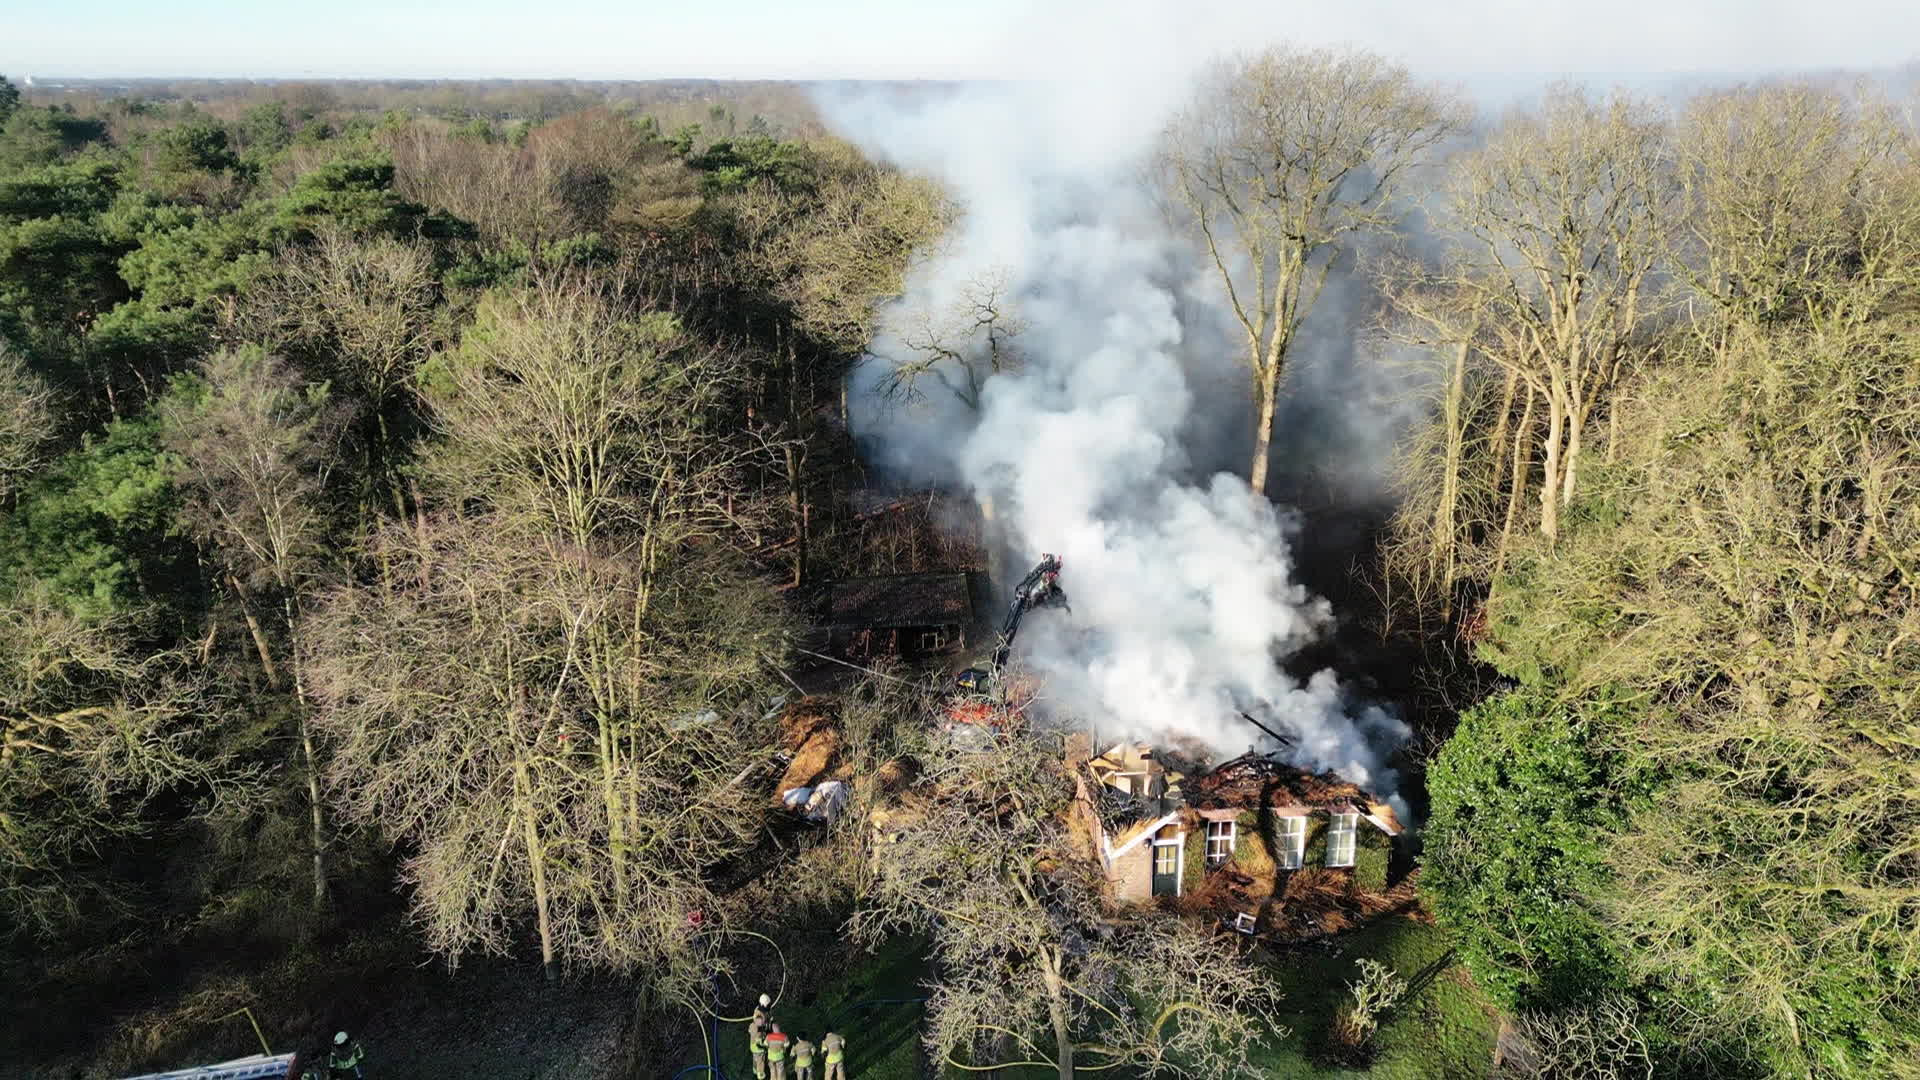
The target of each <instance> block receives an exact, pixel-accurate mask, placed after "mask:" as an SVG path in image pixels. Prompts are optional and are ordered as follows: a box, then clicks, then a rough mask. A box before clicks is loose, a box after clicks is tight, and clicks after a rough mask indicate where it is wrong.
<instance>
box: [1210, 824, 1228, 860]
mask: <svg viewBox="0 0 1920 1080" xmlns="http://www.w3.org/2000/svg"><path fill="white" fill-rule="evenodd" d="M1231 858H1233V822H1231V821H1209V822H1207V865H1208V866H1219V865H1220V864H1221V863H1224V862H1226V861H1227V860H1228V859H1231Z"/></svg>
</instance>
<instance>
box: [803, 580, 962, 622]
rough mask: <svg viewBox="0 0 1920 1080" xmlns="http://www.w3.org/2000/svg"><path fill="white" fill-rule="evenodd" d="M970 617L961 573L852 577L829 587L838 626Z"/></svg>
mask: <svg viewBox="0 0 1920 1080" xmlns="http://www.w3.org/2000/svg"><path fill="white" fill-rule="evenodd" d="M972 618H973V605H972V602H971V600H970V599H969V594H968V591H967V575H965V574H963V573H953V574H889V575H887V576H885V577H868V578H848V579H846V580H844V581H836V582H834V583H833V584H832V585H831V586H829V587H828V592H827V619H828V621H829V622H830V623H832V624H833V625H834V626H838V627H847V628H860V627H882V626H946V625H949V624H959V625H965V624H966V623H967V622H969V621H970V620H971V619H972Z"/></svg>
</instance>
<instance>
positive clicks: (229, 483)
mask: <svg viewBox="0 0 1920 1080" xmlns="http://www.w3.org/2000/svg"><path fill="white" fill-rule="evenodd" d="M198 374H199V382H198V383H196V384H190V385H189V387H188V388H187V389H186V390H185V391H183V392H177V393H175V394H174V395H171V396H170V397H169V398H168V399H167V400H166V401H164V402H163V403H162V405H161V410H160V411H161V418H162V420H163V422H164V424H165V426H166V442H167V446H168V449H169V450H171V451H172V460H173V461H174V462H175V466H176V471H177V478H178V481H179V483H180V486H181V490H182V492H183V494H184V496H185V508H184V513H183V515H182V516H183V518H184V520H185V521H186V523H187V525H188V527H189V528H190V529H191V530H192V531H193V532H194V533H195V535H197V536H198V537H199V538H200V539H201V540H202V541H203V542H205V543H207V544H208V545H209V547H210V548H211V550H212V551H213V552H214V553H215V554H216V556H217V558H218V560H219V562H220V563H221V564H222V565H223V567H224V569H225V574H224V577H225V580H226V584H227V586H228V587H229V588H230V589H232V591H233V594H234V598H235V600H236V601H237V602H238V603H239V604H240V608H241V612H242V614H243V615H244V617H245V619H246V623H247V629H248V630H249V632H250V633H251V634H252V636H253V642H254V647H255V649H256V651H257V652H258V654H259V657H260V665H261V667H262V668H263V669H264V670H265V672H266V675H267V678H268V681H270V682H271V683H273V684H274V685H275V686H281V687H283V686H285V685H286V682H287V681H288V677H289V676H290V679H291V683H292V689H293V691H294V695H295V697H296V699H297V700H298V702H299V704H300V708H299V709H298V710H297V713H298V718H299V719H298V725H297V727H298V732H297V733H298V735H299V739H300V751H301V759H302V762H303V765H304V768H305V771H306V780H307V798H308V805H309V809H310V815H311V834H310V836H309V841H310V843H311V845H312V848H313V903H314V906H315V907H316V908H318V907H321V906H324V905H325V903H326V897H327V873H326V826H325V821H324V817H323V811H322V807H321V801H320V766H319V762H318V759H317V758H316V756H315V750H314V745H313V734H312V731H311V730H310V727H309V724H308V719H309V718H308V710H307V708H306V697H307V687H306V683H305V680H304V678H303V677H302V666H301V650H300V647H299V646H300V642H299V635H300V628H301V615H302V612H303V609H304V606H305V601H306V598H307V597H308V595H309V594H310V593H311V591H312V589H313V587H314V584H315V581H316V578H317V577H318V575H319V574H320V572H321V571H322V569H323V568H324V565H325V562H326V558H327V554H328V549H327V541H328V538H329V533H330V531H331V528H330V525H331V523H330V520H329V513H328V507H327V502H326V493H325V487H326V479H327V474H328V472H329V470H330V469H331V468H332V467H333V465H334V462H335V460H336V456H337V454H338V452H339V435H340V423H339V420H340V414H339V412H338V410H337V409H335V408H333V406H332V404H331V401H330V399H329V396H328V393H327V390H326V389H325V388H324V387H322V386H314V385H308V384H305V383H303V382H302V381H301V380H300V378H299V376H298V375H296V374H295V373H294V372H293V371H292V370H291V369H290V368H288V367H287V366H286V364H285V363H283V362H282V361H280V360H279V359H277V358H276V357H273V356H271V355H268V354H267V353H265V352H263V351H261V350H260V349H258V348H255V347H251V346H249V347H246V348H241V349H233V350H227V351H223V352H218V353H215V354H214V355H212V356H209V357H207V358H206V359H205V360H203V361H202V362H201V364H200V370H199V372H198ZM269 597H271V598H273V599H271V600H270V599H269ZM275 600H277V606H278V608H279V611H278V613H277V616H278V622H279V623H280V625H281V627H282V628H283V630H284V632H285V633H286V635H287V638H288V641H289V643H290V648H289V650H288V653H289V655H288V672H287V673H286V674H284V675H283V673H282V672H281V670H280V667H279V664H278V663H276V661H275V659H274V649H273V646H272V643H271V642H270V641H269V638H268V634H267V631H266V629H265V627H264V626H263V625H262V619H263V617H265V618H274V617H275V614H274V613H273V610H272V609H273V606H274V601H275Z"/></svg>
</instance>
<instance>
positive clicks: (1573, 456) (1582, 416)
mask: <svg viewBox="0 0 1920 1080" xmlns="http://www.w3.org/2000/svg"><path fill="white" fill-rule="evenodd" d="M1586 420H1587V411H1586V410H1585V409H1579V410H1577V411H1570V412H1569V413H1568V415H1567V461H1566V465H1565V466H1564V467H1563V468H1562V470H1561V471H1562V472H1563V473H1564V475H1563V476H1562V477H1561V479H1560V505H1561V506H1572V505H1573V489H1574V485H1575V484H1576V483H1577V482H1578V478H1579V475H1580V432H1581V431H1582V430H1584V429H1585V428H1586V426H1587V424H1586Z"/></svg>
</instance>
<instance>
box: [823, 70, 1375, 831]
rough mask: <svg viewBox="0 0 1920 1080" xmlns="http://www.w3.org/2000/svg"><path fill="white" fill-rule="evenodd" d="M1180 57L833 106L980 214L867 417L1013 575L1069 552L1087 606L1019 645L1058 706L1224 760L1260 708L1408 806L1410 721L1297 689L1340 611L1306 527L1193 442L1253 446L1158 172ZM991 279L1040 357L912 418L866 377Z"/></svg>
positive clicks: (895, 329)
mask: <svg viewBox="0 0 1920 1080" xmlns="http://www.w3.org/2000/svg"><path fill="white" fill-rule="evenodd" d="M1167 54H1168V50H1152V49H1149V50H1145V51H1144V52H1142V53H1141V54H1140V55H1141V56H1142V57H1145V56H1151V57H1153V61H1152V62H1151V63H1149V62H1146V61H1145V60H1144V59H1143V60H1142V63H1140V64H1130V63H1125V62H1122V63H1121V64H1118V65H1113V66H1108V67H1107V68H1106V69H1105V70H1103V71H1080V72H1075V73H1073V75H1072V76H1071V77H1069V78H1064V79H1061V78H1056V79H1052V80H1050V81H1048V82H1045V83H1024V84H996V85H990V86H974V87H967V88H961V89H958V90H953V91H951V92H947V91H929V92H926V93H922V94H916V95H900V94H898V93H895V94H893V95H891V96H887V95H880V94H853V95H848V94H844V93H843V94H841V95H839V96H835V97H832V98H831V99H829V100H826V101H824V102H823V106H824V108H825V111H826V114H827V116H828V118H829V120H830V122H832V123H833V125H834V126H835V127H836V128H837V129H838V130H839V131H840V132H841V133H843V134H845V135H846V136H848V137H850V138H853V139H854V140H856V141H857V142H858V143H860V144H861V145H862V146H863V148H864V149H865V150H866V151H867V152H868V153H870V154H872V155H873V156H876V157H878V158H881V159H883V160H887V161H890V162H893V163H895V164H898V165H899V166H901V167H903V168H907V169H910V170H915V171H921V172H925V173H929V174H931V175H933V176H935V177H937V178H938V179H939V180H940V181H941V182H942V183H943V184H944V185H946V186H947V188H948V189H949V190H950V191H951V192H952V193H953V194H954V195H955V196H956V197H957V198H958V199H959V200H960V202H961V203H962V205H963V207H964V217H963V219H962V221H961V224H960V226H959V228H958V234H957V235H956V236H954V237H952V238H951V239H950V242H949V243H948V244H946V245H944V246H943V247H942V249H941V250H940V251H938V252H935V253H931V254H930V255H929V257H928V258H927V259H926V261H925V262H924V263H923V264H922V265H920V266H919V267H918V268H917V269H916V271H915V273H914V275H913V277H912V279H911V282H910V288H909V294H908V295H907V296H906V297H904V298H903V299H902V301H901V302H900V303H899V304H897V305H895V307H894V308H893V309H891V311H890V312H889V315H890V320H891V321H890V324H889V329H888V330H886V331H883V333H882V334H881V335H880V337H879V338H878V339H877V340H876V341H875V343H874V345H873V356H872V358H871V359H870V360H869V361H868V363H867V364H866V365H865V367H863V369H862V370H861V371H860V372H859V373H857V374H856V377H855V378H856V384H857V385H856V387H855V391H856V392H855V395H854V397H855V399H856V400H858V401H860V402H862V403H863V405H864V408H863V409H862V411H861V413H858V414H856V426H857V427H858V428H859V431H860V434H861V435H862V437H863V439H865V440H866V441H867V442H868V443H869V445H871V446H873V447H874V448H875V450H876V452H877V454H878V456H879V457H880V458H881V459H882V462H883V463H884V464H886V465H888V466H890V467H892V468H894V469H896V470H899V471H900V472H901V473H902V474H904V475H906V476H909V477H911V478H912V479H914V480H916V481H921V482H929V481H930V482H936V483H947V484H952V483H956V482H957V483H959V484H961V485H964V486H965V487H966V488H968V489H970V490H972V491H973V492H974V493H975V495H976V496H977V497H978V498H979V499H980V500H981V501H982V503H983V505H987V506H990V507H991V509H992V513H993V520H994V522H995V525H996V526H997V527H1000V528H1003V529H1004V530H1005V531H1006V533H1007V536H1006V537H1005V539H1006V541H1007V543H1008V544H1009V546H1010V547H1011V548H1012V550H1013V551H1015V552H1017V553H1018V554H1017V555H1016V556H1012V557H1013V558H1014V559H1015V562H1013V563H1009V564H1008V565H1006V566H1005V567H1004V568H1003V570H1004V574H1003V576H1006V575H1012V576H1016V577H1017V575H1019V574H1021V573H1023V572H1024V571H1025V570H1026V569H1027V567H1028V566H1030V565H1031V564H1032V562H1033V561H1034V560H1037V558H1038V557H1039V555H1040V553H1041V552H1053V553H1056V554H1058V555H1060V556H1061V558H1062V559H1063V560H1064V571H1063V573H1062V576H1061V581H1062V584H1063V586H1064V587H1065V589H1066V592H1067V596H1068V599H1069V600H1070V601H1071V603H1072V614H1071V615H1061V614H1057V613H1053V612H1042V613H1038V614H1036V615H1033V616H1031V617H1029V618H1028V619H1027V620H1026V622H1025V623H1024V624H1023V626H1022V629H1021V635H1020V638H1019V647H1018V649H1017V650H1016V655H1017V656H1018V657H1019V658H1020V660H1021V661H1022V662H1023V663H1024V664H1025V665H1026V666H1028V667H1029V668H1030V669H1032V670H1033V671H1035V672H1036V673H1038V674H1040V675H1041V676H1043V677H1044V685H1045V690H1044V696H1045V700H1046V701H1047V702H1048V703H1049V704H1050V705H1052V706H1055V707H1058V708H1059V710H1060V711H1061V712H1062V713H1064V714H1067V715H1072V716H1074V717H1078V718H1085V719H1087V720H1090V721H1092V722H1093V723H1094V724H1095V725H1096V726H1097V728H1098V730H1099V732H1100V733H1101V735H1102V736H1103V737H1109V736H1118V735H1120V734H1123V733H1130V734H1135V735H1139V736H1142V737H1152V736H1156V735H1164V734H1167V733H1182V734H1186V735H1189V736H1193V737H1196V738H1198V739H1200V740H1202V741H1203V742H1205V743H1206V744H1208V745H1209V746H1210V747H1211V748H1212V749H1213V750H1214V751H1215V752H1216V753H1217V754H1219V755H1221V756H1222V757H1226V756H1232V755H1235V754H1238V753H1241V752H1243V751H1245V750H1246V749H1247V748H1248V747H1249V746H1250V745H1253V744H1256V743H1263V742H1267V741H1268V740H1266V739H1265V737H1264V736H1262V735H1261V734H1260V732H1259V730H1258V729H1257V728H1255V727H1254V726H1253V725H1251V724H1248V723H1247V722H1246V721H1245V720H1244V719H1242V718H1241V717H1240V716H1239V715H1238V713H1239V712H1240V711H1242V710H1245V711H1246V712H1249V713H1251V714H1253V715H1255V716H1258V717H1260V718H1261V719H1262V720H1263V721H1264V722H1265V723H1267V724H1268V725H1269V726H1273V727H1284V728H1285V729H1287V730H1289V731H1290V732H1291V733H1293V734H1295V735H1296V736H1297V737H1296V741H1295V742H1294V744H1293V745H1292V746H1291V747H1290V748H1289V749H1288V750H1287V751H1286V753H1287V754H1288V755H1289V756H1291V758H1292V759H1293V760H1294V761H1295V762H1296V763H1297V764H1300V765H1303V766H1307V767H1311V768H1314V769H1329V768H1330V769H1335V770H1337V771H1339V772H1340V773H1341V774H1342V775H1343V776H1345V777H1347V778H1348V779H1351V780H1353V781H1355V782H1356V783H1360V784H1362V785H1365V786H1368V787H1369V788H1371V789H1372V790H1375V791H1376V792H1378V793H1380V794H1382V795H1390V794H1391V793H1393V791H1394V789H1395V786H1396V785H1395V777H1394V775H1393V771H1392V769H1391V767H1390V766H1389V765H1388V763H1387V759H1388V756H1389V755H1390V754H1391V752H1392V751H1393V749H1394V748H1395V747H1397V746H1398V745H1399V744H1400V743H1402V742H1404V740H1405V739H1406V736H1407V728H1406V726H1405V725H1404V724H1402V723H1401V722H1400V721H1399V720H1398V719H1396V718H1395V717H1393V716H1392V715H1390V714H1389V713H1388V712H1386V711H1384V710H1382V709H1380V708H1378V707H1374V706H1369V705H1365V704H1362V703H1358V702H1355V701H1353V700H1351V699H1350V696H1349V694H1348V693H1346V692H1345V691H1344V690H1343V688H1342V686H1341V684H1340V681H1339V680H1338V678H1337V677H1336V676H1335V675H1334V673H1332V672H1330V671H1322V672H1320V673H1318V674H1316V675H1313V676H1312V677H1311V678H1309V679H1307V680H1306V681H1305V682H1304V683H1302V682H1300V681H1298V680H1296V679H1294V678H1291V677H1289V676H1288V675H1287V674H1286V673H1285V672H1284V671H1283V669H1282V664H1283V662H1284V661H1285V660H1286V659H1287V658H1288V657H1290V656H1292V655H1294V654H1295V653H1297V652H1298V651H1299V650H1300V649H1301V648H1302V647H1304V646H1305V645H1307V644H1309V643H1311V642H1312V641H1314V640H1316V639H1317V638H1318V637H1319V636H1320V635H1322V634H1323V633H1325V632H1326V631H1327V630H1328V628H1329V626H1330V624H1331V622H1332V619H1333V613H1332V611H1331V610H1330V607H1329V605H1328V603H1327V602H1326V601H1325V600H1323V599H1319V598H1317V597H1314V596H1312V595H1309V593H1308V591H1307V590H1306V589H1305V588H1304V587H1303V586H1301V585H1300V584H1299V583H1298V582H1297V581H1296V580H1295V573H1294V571H1295V567H1294V562H1293V558H1292V554H1291V551H1290V545H1289V538H1290V536H1292V535H1294V530H1296V529H1297V528H1298V523H1297V519H1296V518H1295V517H1294V516H1293V515H1291V514H1289V513H1287V512H1285V511H1283V510H1280V509H1277V508H1276V507H1274V506H1273V505H1272V504H1271V503H1269V502H1268V500H1266V499H1264V498H1258V497H1256V496H1254V495H1253V494H1252V492H1251V491H1250V489H1249V488H1248V487H1247V485H1246V483H1245V482H1244V481H1243V480H1241V479H1240V478H1239V477H1237V476H1234V475H1230V474H1227V473H1218V474H1215V475H1211V476H1207V475H1204V474H1202V473H1200V472H1199V471H1198V470H1197V468H1196V465H1195V460H1194V459H1195V457H1196V455H1195V453H1194V448H1195V447H1197V446H1209V447H1217V446H1218V445H1219V443H1220V442H1221V441H1222V440H1223V439H1224V438H1231V439H1232V440H1233V441H1235V442H1236V443H1237V444H1238V446H1248V447H1249V448H1250V444H1249V443H1248V442H1247V441H1246V436H1245V434H1244V433H1245V432H1247V431H1248V430H1249V429H1250V425H1249V421H1248V419H1247V409H1248V407H1247V406H1246V404H1245V400H1246V391H1245V390H1244V389H1243V388H1244V387H1245V385H1246V381H1245V378H1246V377H1245V375H1244V374H1242V373H1240V371H1239V370H1238V369H1237V368H1236V366H1235V365H1236V364H1237V363H1238V360H1237V357H1238V353H1237V351H1236V350H1237V349H1238V348H1239V345H1238V343H1237V342H1236V341H1235V340H1234V339H1233V338H1232V337H1231V336H1230V335H1229V334H1228V333H1227V332H1226V330H1227V324H1226V322H1225V321H1224V320H1225V314H1224V311H1223V309H1222V308H1221V306H1220V299H1219V296H1218V293H1217V289H1218V285H1217V283H1216V282H1215V281H1214V279H1213V278H1212V276H1211V275H1212V271H1211V269H1210V268H1204V267H1202V266H1201V265H1200V264H1199V263H1198V262H1197V261H1196V260H1195V259H1194V258H1193V254H1192V252H1191V249H1190V248H1189V247H1188V245H1187V243H1186V240H1185V238H1184V237H1182V236H1179V235H1177V234H1175V233H1173V232H1172V231H1171V230H1170V229H1169V227H1168V226H1167V224H1166V222H1165V218H1164V216H1163V214H1162V213H1161V211H1160V209H1159V208H1158V207H1157V206H1156V205H1155V204H1154V202H1153V201H1152V198H1151V197H1150V193H1149V189H1148V186H1147V185H1146V184H1145V183H1144V182H1143V172H1142V169H1143V166H1144V164H1145V161H1146V157H1147V155H1148V153H1149V152H1150V149H1151V145H1152V141H1153V139H1154V137H1155V134H1156V132H1157V130H1158V129H1159V127H1160V126H1161V124H1162V123H1163V121H1164V118H1165V117H1166V116H1167V115H1168V114H1169V112H1170V110H1171V109H1172V108H1173V107H1174V106H1175V105H1176V103H1177V102H1178V101H1179V100H1180V99H1181V98H1182V97H1183V96H1184V94H1185V92H1186V89H1187V85H1188V83H1187V76H1188V74H1189V73H1190V72H1191V71H1192V70H1193V68H1194V67H1195V65H1193V64H1181V63H1175V62H1172V61H1169V60H1167V59H1166V56H1167ZM1105 55H1108V56H1110V57H1111V56H1114V55H1116V54H1115V52H1114V51H1112V50H1109V51H1108V52H1107V53H1106V54H1105ZM1118 55H1121V56H1123V57H1124V56H1125V55H1126V54H1125V53H1124V52H1122V53H1120V54H1118ZM988 279H1003V280H1004V281H1005V285H1006V289H1005V292H1006V294H1007V295H1008V296H1009V297H1010V299H1011V301H1012V306H1013V308H1014V309H1015V310H1016V311H1017V315H1018V318H1019V320H1020V322H1021V323H1022V324H1023V329H1022V331H1021V333H1020V335H1019V337H1018V338H1017V340H1016V344H1017V348H1018V350H1019V353H1020V356H1021V358H1022V361H1023V365H1022V366H1021V367H1019V368H1017V369H1015V370H1010V371H1002V372H1000V373H998V374H995V375H993V376H991V377H990V378H989V379H987V380H986V382H985V384H984V387H983V389H982V391H981V394H980V398H979V408H978V410H977V411H976V410H974V409H973V408H970V407H969V406H967V405H966V404H965V403H963V402H962V401H960V400H959V399H958V398H956V397H955V396H954V395H952V394H951V393H947V392H944V391H942V390H941V389H940V388H939V385H938V384H937V383H936V384H932V386H933V387H934V388H933V389H932V390H931V391H930V392H929V393H928V394H927V396H926V398H925V400H923V401H921V402H919V403H917V404H916V405H915V406H913V407H911V408H905V407H898V406H888V405H885V404H883V403H882V402H881V398H880V395H878V394H877V393H871V392H870V391H874V390H875V389H877V387H878V386H879V385H880V383H881V382H882V381H883V377H884V375H885V373H886V372H887V371H888V370H889V369H890V367H891V366H892V365H893V364H894V363H895V362H897V361H898V360H900V359H902V358H905V357H907V356H909V355H911V350H910V346H909V342H910V341H911V340H912V339H913V337H914V334H915V332H916V331H915V327H917V326H919V325H921V322H920V320H921V319H922V318H923V315H924V313H926V312H941V311H947V310H951V309H953V308H954V306H955V305H956V304H958V303H960V302H961V301H962V300H963V298H964V296H965V294H966V292H967V289H968V288H969V285H970V283H977V282H979V281H982V280H988ZM981 345H982V343H980V342H977V341H976V342H975V343H974V347H975V348H978V347H981ZM1222 388H1224V389H1225V391H1226V392H1225V393H1222V392H1221V390H1222ZM1204 456H1205V457H1206V458H1207V459H1208V460H1218V459H1219V455H1218V454H1217V453H1216V452H1215V451H1214V450H1209V451H1208V453H1207V454H1206V455H1204ZM1238 456H1239V457H1240V458H1242V459H1244V456H1245V452H1244V451H1239V452H1238ZM1242 467H1244V466H1242ZM1395 801H1396V802H1398V800H1397V799H1396V800H1395Z"/></svg>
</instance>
